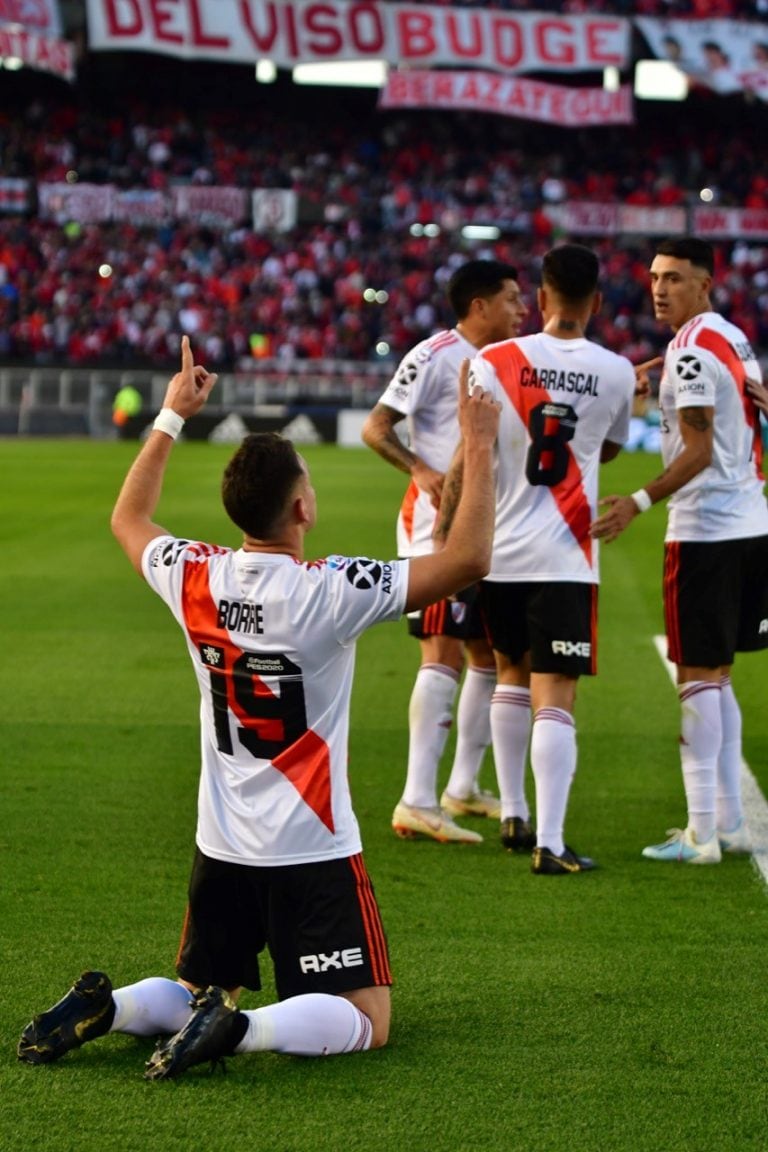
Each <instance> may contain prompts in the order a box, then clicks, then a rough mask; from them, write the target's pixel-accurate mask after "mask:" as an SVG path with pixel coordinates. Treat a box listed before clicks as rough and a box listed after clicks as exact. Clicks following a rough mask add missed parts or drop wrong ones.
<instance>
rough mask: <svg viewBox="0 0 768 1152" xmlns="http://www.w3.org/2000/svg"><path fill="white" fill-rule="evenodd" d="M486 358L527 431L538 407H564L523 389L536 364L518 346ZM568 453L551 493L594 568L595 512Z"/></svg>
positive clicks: (537, 390)
mask: <svg viewBox="0 0 768 1152" xmlns="http://www.w3.org/2000/svg"><path fill="white" fill-rule="evenodd" d="M483 355H484V356H485V357H486V359H488V360H489V361H490V362H491V364H493V366H494V368H495V369H496V375H497V376H498V378H499V381H500V382H501V386H502V388H503V389H504V391H505V392H506V394H507V396H508V397H509V400H510V403H511V404H512V406H513V407H514V409H515V411H516V412H517V414H518V416H519V417H520V419H521V420H522V422H523V424H524V425H525V428H526V430H527V429H528V428H530V418H531V412H532V410H533V409H534V408H536V407H538V405H539V404H562V401H559V400H553V398H552V397H551V396H550V394H549V392H548V391H547V389H546V388H542V387H541V386H540V385H538V384H532V385H526V386H525V388H523V387H521V385H520V369H521V368H524V367H528V368H531V369H533V368H534V365H533V364H531V362H530V360H529V359H528V357H527V356H524V355H523V353H522V352H521V350H520V348H519V347H518V346H517V345H516V344H505V345H504V346H503V347H501V348H499V349H498V350H497V349H495V348H491V349H489V350H488V351H487V352H485V353H483ZM565 451H566V452H567V454H568V468H567V470H566V473H565V476H564V477H563V479H562V480H561V481H560V482H559V483H558V484H554V485H553V486H552V487H551V488H550V489H549V491H550V492H551V493H552V496H553V498H554V500H555V503H556V504H557V506H558V508H559V510H560V515H561V516H562V517H563V519H564V520H565V522H566V524H567V525H568V527H569V528H570V530H571V532H572V533H573V535H574V537H575V539H576V542H577V543H578V545H579V547H580V548H581V550H582V552H583V553H584V555H585V557H586V559H587V563H588V564H589V565H590V567H591V565H592V538H591V537H590V535H589V525H590V523H591V521H592V511H591V509H590V507H589V500H588V499H587V495H586V492H585V491H584V485H583V483H582V477H581V470H580V469H579V465H578V463H577V461H576V458H575V456H574V455H573V452H572V451H571V449H570V446H569V445H568V444H566V445H565ZM542 459H543V457H542Z"/></svg>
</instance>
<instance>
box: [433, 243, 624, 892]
mask: <svg viewBox="0 0 768 1152" xmlns="http://www.w3.org/2000/svg"><path fill="white" fill-rule="evenodd" d="M598 273H599V266H598V260H597V257H596V256H595V254H594V252H592V251H591V250H590V249H588V248H585V247H583V246H582V245H579V244H564V245H562V246H560V247H558V248H552V249H550V251H549V252H547V253H546V255H545V256H544V259H543V263H542V272H541V286H540V287H539V289H538V293H537V298H538V306H539V310H540V312H541V316H542V320H543V330H542V331H541V332H539V333H537V334H535V335H532V336H523V337H518V338H516V339H513V340H507V341H505V342H504V343H501V344H494V345H492V346H491V347H490V348H486V349H484V350H483V351H482V352H480V353H479V354H478V355H477V356H476V357H475V359H474V360H473V361H472V365H471V371H470V379H471V380H472V381H474V382H476V383H479V384H481V386H482V387H483V388H485V389H487V390H488V391H489V392H490V393H491V395H493V396H495V397H496V399H497V400H499V402H500V403H501V405H502V414H501V421H500V425H499V440H498V450H497V456H498V460H497V482H496V527H495V534H494V545H493V557H492V561H491V571H490V573H489V574H488V576H487V577H486V578H485V579H484V580H483V582H482V584H481V603H482V607H483V611H484V613H485V617H486V623H487V626H488V629H489V632H490V636H491V641H492V644H493V649H494V653H495V657H496V670H497V677H498V686H497V688H496V690H495V692H494V694H493V698H492V701H491V731H492V735H493V754H494V759H495V761H496V773H497V777H498V781H499V788H500V792H501V817H502V826H501V834H502V843H503V844H504V846H505V847H507V848H510V849H512V850H514V851H526V850H528V851H529V850H530V849H531V848H533V856H532V862H531V868H532V871H533V872H534V873H537V874H545V875H568V874H573V873H579V872H584V871H587V870H589V869H591V868H593V867H594V861H593V860H591V859H590V858H589V857H585V856H579V855H577V854H576V853H575V852H573V851H572V850H571V849H570V848H568V847H567V846H566V844H565V842H564V839H563V836H564V831H563V829H564V823H565V814H566V808H567V803H568V796H569V792H570V787H571V781H572V778H573V775H574V773H575V771H576V727H575V721H574V705H575V698H576V685H577V681H578V679H579V677H580V676H583V675H594V674H595V672H596V668H597V664H596V650H595V646H596V641H597V586H598V580H599V569H598V553H597V549H596V548H595V546H594V545H595V541H594V540H592V538H591V537H590V534H589V528H590V523H591V520H592V517H593V515H594V512H595V509H596V504H597V477H598V468H599V465H600V463H601V462H606V461H609V460H612V459H613V458H614V457H615V456H616V455H617V454H618V452H619V451H620V449H621V445H622V444H623V443H624V441H625V440H626V438H627V435H628V432H629V420H630V415H631V408H632V400H633V396H634V392H635V383H636V379H635V370H634V369H633V367H632V365H631V364H630V362H629V360H627V359H626V358H625V357H623V356H618V355H616V354H615V353H613V352H609V351H608V350H607V349H605V348H603V347H601V346H600V345H598V344H595V343H593V342H592V341H590V340H588V339H587V338H586V330H587V327H588V325H589V321H590V319H591V317H592V316H593V315H594V314H595V313H596V312H597V310H598V309H599V307H600V303H601V297H600V292H599V290H598ZM467 475H468V474H467V467H466V463H465V462H462V459H461V452H459V453H458V454H457V456H456V458H455V461H454V463H453V464H452V465H451V470H450V472H449V474H448V477H447V478H446V483H445V492H444V500H443V507H441V513H440V517H439V524H438V529H437V532H438V538H442V537H443V536H444V535H445V532H446V531H447V526H448V524H449V523H450V520H451V515H452V509H453V508H454V507H455V502H456V499H457V497H458V491H459V489H460V486H461V483H462V482H466V477H467ZM462 477H463V481H462ZM530 710H532V712H533V723H532V726H531V723H530V717H529V712H530ZM529 729H530V743H531V748H530V756H531V765H532V768H533V776H534V782H535V787H536V835H535V841H534V838H533V830H532V828H531V825H530V823H529V820H530V813H529V807H528V802H527V799H526V795H525V787H524V784H525V766H526V753H527V744H528V732H529Z"/></svg>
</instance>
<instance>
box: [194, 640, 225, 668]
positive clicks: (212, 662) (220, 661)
mask: <svg viewBox="0 0 768 1152" xmlns="http://www.w3.org/2000/svg"><path fill="white" fill-rule="evenodd" d="M200 659H201V660H202V662H203V664H205V666H206V668H223V667H224V649H223V648H219V647H217V646H216V645H215V644H201V645H200Z"/></svg>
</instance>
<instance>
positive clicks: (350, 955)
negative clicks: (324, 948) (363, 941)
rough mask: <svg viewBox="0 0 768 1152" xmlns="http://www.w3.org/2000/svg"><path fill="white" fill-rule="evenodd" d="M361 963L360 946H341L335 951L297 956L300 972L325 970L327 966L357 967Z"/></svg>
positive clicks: (361, 952) (361, 951)
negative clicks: (339, 949)
mask: <svg viewBox="0 0 768 1152" xmlns="http://www.w3.org/2000/svg"><path fill="white" fill-rule="evenodd" d="M362 963H363V950H362V948H342V949H341V951H337V952H328V953H325V952H318V953H317V955H316V956H312V955H310V956H299V967H300V968H301V970H302V972H327V971H328V969H329V968H359V967H360V965H361V964H362Z"/></svg>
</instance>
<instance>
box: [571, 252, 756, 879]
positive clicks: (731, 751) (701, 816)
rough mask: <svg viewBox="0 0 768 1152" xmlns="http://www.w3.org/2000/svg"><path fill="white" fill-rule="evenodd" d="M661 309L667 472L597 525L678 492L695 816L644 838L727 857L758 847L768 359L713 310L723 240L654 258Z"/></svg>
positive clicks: (664, 851) (668, 599)
mask: <svg viewBox="0 0 768 1152" xmlns="http://www.w3.org/2000/svg"><path fill="white" fill-rule="evenodd" d="M650 275H651V295H652V298H653V306H654V311H655V314H656V318H657V319H658V320H661V321H663V322H664V323H665V324H668V325H669V326H670V327H671V328H672V331H673V332H674V333H675V335H674V337H673V338H672V340H671V341H670V343H669V345H668V348H667V352H666V357H665V361H664V372H663V375H662V379H661V385H660V391H659V404H660V407H661V411H662V424H661V433H662V435H661V450H662V458H663V461H664V465H665V467H664V471H663V472H662V474H661V475H660V476H658V477H656V478H655V479H654V480H652V481H650V483H648V484H646V485H645V487H644V488H641V489H639V491H637V492H635V493H634V494H633V495H631V496H608V497H606V499H605V500H604V501H602V504H603V505H604V506H605V507H606V511H605V512H603V514H602V515H601V516H600V517H599V519H598V520H596V522H595V523H594V525H593V527H592V535H593V536H594V537H595V538H602V539H604V540H615V539H616V537H617V536H618V535H619V534H620V533H621V532H622V531H623V530H624V529H625V528H626V527H627V525H628V524H629V523H630V522H631V521H632V520H633V519H634V517H635V516H637V515H638V514H639V513H641V512H644V511H646V509H647V508H649V507H650V506H651V504H655V503H657V502H658V501H659V500H664V499H665V498H667V497H671V499H670V500H669V504H668V520H667V532H666V537H665V544H664V615H665V622H666V631H667V645H668V652H669V659H670V660H671V661H672V662H673V663H674V664H676V665H677V685H678V695H679V698H680V705H681V738H680V759H681V768H682V775H683V785H684V788H685V796H686V803H687V811H688V816H687V825H686V827H685V828H684V829H675V830H673V831H672V832H671V833H670V835H669V839H668V840H667V841H665V842H664V843H661V844H653V845H650V846H648V847H647V848H645V849H643V855H644V856H646V857H648V858H650V859H651V860H680V861H684V862H685V863H689V864H716V863H718V862H719V861H720V859H721V853H722V852H723V851H726V852H734V853H739V852H749V851H750V839H749V834H748V831H747V828H746V825H745V821H744V815H743V811H742V801H741V781H740V774H741V712H740V709H739V705H738V701H737V699H736V696H735V695H734V691H733V685H732V683H731V676H730V673H731V666H732V664H733V661H734V657H735V654H736V652H748V651H756V650H758V649H763V648H765V647H768V506H767V505H766V501H765V496H764V494H763V476H762V473H761V456H762V446H761V439H760V426H759V419H758V413H757V408H756V405H755V402H754V400H753V398H752V395H751V394H750V390H749V380H750V379H752V380H754V381H756V382H757V383H758V384H759V381H760V368H759V365H758V363H757V360H756V359H755V356H754V353H753V351H752V349H751V348H750V345H749V341H748V340H747V338H746V336H745V335H744V333H743V332H742V331H741V329H739V328H737V327H736V325H734V324H731V323H730V322H729V321H727V320H726V319H724V317H722V316H721V315H719V313H717V312H714V311H713V310H712V304H711V301H710V293H711V289H712V282H713V276H714V252H713V249H712V247H711V245H709V244H707V243H706V242H705V241H703V240H699V239H696V238H693V237H681V238H673V239H669V240H664V241H663V242H661V243H660V244H659V245H658V247H657V248H656V255H655V257H654V259H653V262H652V264H651V274H650Z"/></svg>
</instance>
